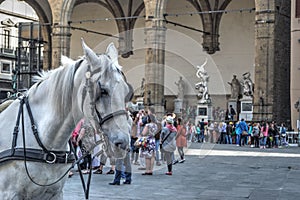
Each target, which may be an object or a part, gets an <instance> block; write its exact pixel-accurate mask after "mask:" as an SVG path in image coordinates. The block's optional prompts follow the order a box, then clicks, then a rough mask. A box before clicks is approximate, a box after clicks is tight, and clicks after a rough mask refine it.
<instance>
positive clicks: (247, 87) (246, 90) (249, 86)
mask: <svg viewBox="0 0 300 200" xmlns="http://www.w3.org/2000/svg"><path fill="white" fill-rule="evenodd" d="M250 75H251V74H250V72H246V73H244V74H243V80H242V81H241V84H242V87H243V95H244V96H246V97H252V96H253V82H252V80H251V78H250Z"/></svg>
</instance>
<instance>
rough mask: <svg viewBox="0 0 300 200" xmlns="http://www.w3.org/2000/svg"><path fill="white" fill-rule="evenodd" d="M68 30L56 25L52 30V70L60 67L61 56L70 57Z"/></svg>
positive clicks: (69, 34)
mask: <svg viewBox="0 0 300 200" xmlns="http://www.w3.org/2000/svg"><path fill="white" fill-rule="evenodd" d="M70 40H71V33H70V28H68V27H66V26H60V25H56V26H54V28H53V30H52V68H57V67H59V66H60V64H61V63H60V60H61V55H64V56H68V57H69V56H70Z"/></svg>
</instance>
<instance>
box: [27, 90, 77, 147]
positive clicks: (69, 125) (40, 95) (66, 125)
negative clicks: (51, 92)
mask: <svg viewBox="0 0 300 200" xmlns="http://www.w3.org/2000/svg"><path fill="white" fill-rule="evenodd" d="M45 91H47V90H45ZM30 95H31V94H30V93H29V95H28V96H29V105H30V108H31V111H32V117H33V119H34V122H35V125H36V126H37V128H38V134H39V137H40V139H41V141H42V143H43V144H44V146H45V147H46V148H48V149H50V150H51V149H52V150H65V148H66V147H67V142H68V140H69V138H70V135H71V133H72V130H73V128H74V127H75V125H74V124H75V123H74V119H73V116H72V112H71V110H62V111H61V112H57V109H55V108H53V105H54V104H53V99H49V98H47V97H48V96H47V95H46V94H44V92H43V90H41V91H39V92H35V93H34V95H35V97H32V96H30ZM56 103H58V104H59V103H61V102H56ZM62 113H63V114H62ZM28 131H31V130H28ZM34 143H35V142H33V145H34Z"/></svg>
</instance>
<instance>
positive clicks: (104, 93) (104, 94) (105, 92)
mask: <svg viewBox="0 0 300 200" xmlns="http://www.w3.org/2000/svg"><path fill="white" fill-rule="evenodd" d="M100 94H101V95H100V96H108V92H107V90H105V89H103V88H101V91H100Z"/></svg>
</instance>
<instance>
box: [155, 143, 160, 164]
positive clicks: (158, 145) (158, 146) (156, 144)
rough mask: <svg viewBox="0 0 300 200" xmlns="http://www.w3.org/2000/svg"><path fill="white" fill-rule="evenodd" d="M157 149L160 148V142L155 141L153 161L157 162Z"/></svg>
mask: <svg viewBox="0 0 300 200" xmlns="http://www.w3.org/2000/svg"><path fill="white" fill-rule="evenodd" d="M159 148H160V140H155V160H156V162H158V161H159Z"/></svg>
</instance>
